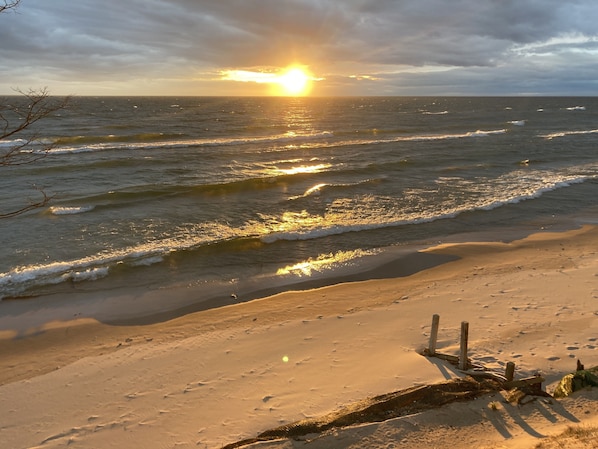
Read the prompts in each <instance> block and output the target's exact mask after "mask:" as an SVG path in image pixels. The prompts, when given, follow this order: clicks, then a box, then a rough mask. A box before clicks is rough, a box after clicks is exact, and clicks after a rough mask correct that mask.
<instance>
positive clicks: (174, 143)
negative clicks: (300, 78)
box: [50, 131, 333, 155]
mask: <svg viewBox="0 0 598 449" xmlns="http://www.w3.org/2000/svg"><path fill="white" fill-rule="evenodd" d="M332 136H333V133H331V132H329V131H322V132H317V133H311V134H309V133H308V134H297V133H294V132H288V133H284V134H279V135H274V136H260V137H234V138H230V137H229V138H213V139H197V138H193V139H174V140H173V139H169V140H163V141H156V140H151V139H150V140H147V141H141V142H140V141H138V140H134V139H133V140H131V141H125V142H123V141H121V140H115V141H114V142H112V141H109V142H97V143H90V144H86V145H73V146H62V147H57V148H52V149H51V150H50V153H51V154H55V155H59V154H73V153H85V152H99V151H116V150H141V149H144V150H155V149H176V148H188V147H223V146H237V145H251V144H263V143H291V142H294V143H296V142H304V141H310V140H317V139H326V138H329V137H332Z"/></svg>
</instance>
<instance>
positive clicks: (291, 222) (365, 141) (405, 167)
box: [0, 97, 598, 298]
mask: <svg viewBox="0 0 598 449" xmlns="http://www.w3.org/2000/svg"><path fill="white" fill-rule="evenodd" d="M37 132H38V137H39V139H41V141H43V142H54V143H55V147H54V148H53V150H52V151H51V153H50V154H49V155H48V156H47V157H46V158H44V159H42V160H40V161H38V162H37V163H35V164H33V165H26V166H19V167H3V168H2V169H1V177H0V205H1V209H2V211H6V210H10V209H11V208H16V207H18V206H19V205H20V204H21V202H22V201H23V200H26V198H27V196H30V197H31V198H34V197H35V195H36V192H35V191H34V190H32V189H31V187H32V186H33V185H35V186H38V187H41V188H43V189H44V190H45V191H46V192H48V193H50V194H52V195H54V198H53V200H52V203H51V204H50V206H48V207H45V208H43V209H40V210H36V211H33V212H30V213H28V214H24V215H21V216H18V217H16V218H12V219H8V220H1V221H0V240H1V248H0V297H4V298H7V297H15V296H16V297H19V296H29V295H39V294H44V293H53V292H59V293H63V294H67V293H69V292H72V291H74V290H77V291H81V290H89V291H94V290H102V289H106V288H117V287H119V286H123V287H124V286H126V287H132V286H133V287H135V286H136V287H148V288H149V287H152V288H153V287H156V286H159V285H164V284H172V283H175V284H180V285H186V284H188V285H191V284H193V285H205V286H206V292H207V291H208V290H209V289H208V288H207V287H212V286H213V287H219V286H220V287H223V288H225V289H228V290H231V291H232V290H234V285H235V284H236V283H239V282H242V281H243V280H246V279H253V280H254V281H255V280H256V279H258V280H259V279H263V282H271V281H272V279H274V278H276V279H279V280H281V279H283V280H284V279H286V281H288V282H291V281H293V280H296V279H297V278H305V277H306V276H316V275H322V274H323V275H327V274H330V273H332V272H333V269H338V268H343V267H347V266H351V265H356V264H358V263H359V261H360V260H363V259H362V257H364V256H367V255H370V256H371V255H374V254H377V253H378V252H379V250H380V249H382V248H386V247H389V246H397V245H398V246H401V245H409V244H413V243H416V242H434V241H438V240H443V239H444V240H446V239H450V238H451V236H455V235H456V234H460V233H468V232H480V231H485V230H487V231H491V232H495V233H497V236H498V237H499V238H500V232H502V231H503V230H505V229H507V228H509V229H525V230H530V231H532V230H539V229H541V228H542V227H545V228H546V227H549V226H552V225H554V224H555V223H556V222H557V221H558V220H559V219H561V218H563V219H564V218H568V217H573V216H578V217H583V220H586V221H587V220H589V221H592V220H594V216H595V213H596V212H597V208H596V206H598V199H597V198H598V195H597V193H598V182H597V178H598V145H597V143H598V99H596V98H400V97H397V98H215V97H214V98H193V97H189V98H178V99H177V98H155V97H145V98H101V97H100V98H87V97H84V98H75V99H74V100H73V102H72V103H71V105H70V106H69V108H68V109H67V110H64V111H61V113H60V114H59V115H57V116H55V117H52V118H49V119H47V120H45V121H43V122H40V123H39V126H38V129H37ZM15 143H18V142H16V141H0V150H1V149H3V148H4V149H6V148H8V147H9V146H11V145H13V144H15ZM2 211H0V212H2ZM286 281H285V282H286Z"/></svg>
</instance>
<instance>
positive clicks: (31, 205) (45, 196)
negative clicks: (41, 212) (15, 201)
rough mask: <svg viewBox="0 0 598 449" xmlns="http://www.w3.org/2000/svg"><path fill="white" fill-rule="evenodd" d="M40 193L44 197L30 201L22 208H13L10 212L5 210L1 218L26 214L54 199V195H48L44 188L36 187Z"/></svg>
mask: <svg viewBox="0 0 598 449" xmlns="http://www.w3.org/2000/svg"><path fill="white" fill-rule="evenodd" d="M35 189H36V190H37V191H38V192H39V193H41V195H42V199H40V200H37V201H29V204H27V205H26V206H23V207H21V208H20V209H17V210H13V211H10V212H5V213H0V220H1V219H3V218H11V217H16V216H17V215H21V214H24V213H25V212H28V211H30V210H33V209H37V208H39V207H43V206H45V205H46V204H48V203H49V202H50V200H51V199H52V196H50V195H48V194H47V193H46V192H44V191H43V190H42V189H40V188H37V187H36V188H35Z"/></svg>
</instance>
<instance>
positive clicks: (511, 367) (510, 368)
mask: <svg viewBox="0 0 598 449" xmlns="http://www.w3.org/2000/svg"><path fill="white" fill-rule="evenodd" d="M514 377H515V364H514V363H513V362H509V363H507V369H506V370H505V378H506V379H507V382H512V381H513V378H514Z"/></svg>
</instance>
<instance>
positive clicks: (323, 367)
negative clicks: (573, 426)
mask: <svg viewBox="0 0 598 449" xmlns="http://www.w3.org/2000/svg"><path fill="white" fill-rule="evenodd" d="M597 244H598V227H596V226H589V225H588V226H583V227H581V228H579V229H574V230H570V231H566V232H541V233H536V234H532V235H530V236H528V237H526V238H523V239H520V240H515V241H512V242H509V243H501V242H466V243H450V244H441V245H436V246H431V247H429V248H426V249H422V251H421V254H425V256H423V257H421V258H420V261H424V260H425V261H427V260H435V261H438V260H440V259H437V257H438V256H440V257H445V258H446V257H450V258H451V261H450V262H447V263H441V264H435V265H433V266H427V265H426V268H425V269H421V270H415V268H417V267H416V264H415V263H410V264H408V265H409V266H408V268H409V269H410V270H414V271H413V272H412V273H411V274H408V275H406V276H404V277H394V278H386V277H384V278H380V279H367V280H358V281H354V282H350V283H340V284H336V285H331V286H326V287H321V288H314V289H310V290H303V291H291V292H284V293H278V294H275V295H273V296H268V297H262V298H260V299H255V300H252V301H248V302H243V303H237V304H232V305H228V306H224V307H218V308H213V309H208V310H204V311H201V312H195V313H189V314H186V315H180V316H177V317H175V318H173V319H170V320H167V321H161V322H158V321H155V322H153V323H152V324H140V323H136V324H135V325H110V324H105V323H101V322H98V321H97V320H94V319H90V318H82V317H73V319H72V320H69V321H55V320H51V319H48V321H47V322H45V323H43V325H39V326H37V327H36V328H35V329H33V330H30V331H31V333H28V332H24V333H22V334H21V335H19V334H18V333H12V335H9V333H10V331H7V330H5V331H4V335H3V336H4V338H2V339H0V354H1V355H2V357H1V358H0V373H1V374H0V402H5V403H6V404H17V403H19V404H22V406H21V407H19V408H15V407H14V406H11V407H4V411H3V412H0V415H2V416H0V420H2V421H3V422H5V423H6V424H5V425H6V426H7V427H6V428H5V429H6V432H7V433H6V435H7V437H6V438H7V439H8V441H9V442H10V443H11V444H13V446H14V447H24V446H27V445H29V446H32V445H39V444H40V441H46V442H48V447H57V446H58V445H59V444H65V442H68V441H69V438H72V439H73V441H79V442H80V444H81V447H84V448H92V447H102V445H109V444H110V442H111V441H116V440H115V439H117V438H122V431H123V429H125V430H127V432H133V433H132V434H130V435H131V436H133V435H134V436H135V441H136V442H138V443H139V444H142V445H144V446H146V447H155V445H156V444H166V443H167V442H170V443H171V444H173V441H174V440H172V439H169V438H170V437H169V436H168V435H170V434H171V433H175V434H176V435H177V437H176V438H178V439H180V440H182V441H187V442H188V444H190V445H193V444H194V443H196V442H197V445H199V447H210V448H211V447H220V446H221V445H223V444H227V443H230V442H233V441H236V440H242V439H243V438H247V437H251V436H253V435H256V434H257V433H259V431H260V430H265V429H267V428H272V427H275V425H277V424H280V423H281V422H286V423H288V422H293V421H296V420H298V419H300V418H302V417H306V416H316V415H318V414H322V413H325V412H327V411H330V410H334V409H335V408H337V407H339V406H340V405H342V404H344V403H349V402H351V401H353V400H359V399H363V398H365V397H368V396H373V395H376V394H381V393H385V392H388V391H394V390H398V389H400V388H403V387H410V386H413V385H421V384H427V383H431V382H437V381H440V380H443V379H447V378H451V377H454V376H458V375H459V374H458V372H455V371H453V370H451V369H450V368H448V367H446V366H444V365H442V364H436V363H431V362H430V361H429V360H428V359H426V358H424V357H422V356H420V355H419V354H418V352H417V351H418V350H420V349H421V348H423V347H424V346H425V345H426V344H427V338H428V335H429V324H430V319H431V316H432V314H434V313H437V314H440V316H441V335H440V337H439V342H438V345H439V348H440V349H441V350H442V351H443V352H448V353H451V352H454V351H456V350H458V343H457V341H458V338H457V336H458V330H459V329H458V328H459V323H460V322H461V321H463V320H466V321H469V322H470V323H471V344H470V345H471V349H470V351H471V353H470V357H472V358H473V359H474V360H481V361H483V363H484V364H485V365H487V366H489V367H491V368H502V367H504V364H505V363H506V362H508V361H515V363H516V365H517V374H518V375H531V374H533V373H534V372H535V371H541V372H542V373H543V375H544V377H545V378H546V387H547V389H548V388H551V387H552V385H553V384H554V382H555V381H556V380H558V379H559V378H560V377H561V376H562V375H563V374H566V373H567V372H570V371H572V370H573V369H574V367H575V361H576V359H577V358H580V359H581V360H582V362H583V363H585V364H586V366H593V365H598V354H597V351H596V349H597V348H598V340H597V337H595V335H596V332H597V330H598V319H597V318H596V316H597V315H598V306H597V305H596V300H597V299H596V298H598V288H597V287H596V286H595V285H596V281H595V280H596V276H598V256H597V250H595V249H594V248H596V247H597ZM428 256H429V257H428ZM412 262H413V261H412ZM386 268H387V269H391V268H393V267H392V266H387V267H386ZM391 271H392V272H395V271H394V269H393V270H391ZM162 293H164V292H162ZM52 305H53V304H48V308H47V310H45V316H46V317H51V316H52V310H51V306H52ZM104 305H107V304H104ZM4 318H6V317H4ZM26 318H27V314H24V315H23V317H22V319H26ZM283 356H284V357H286V360H287V361H285V360H283V359H284V357H283ZM281 360H282V361H281ZM198 404H201V407H198V406H197V405H198ZM47 410H53V411H54V412H55V413H52V416H51V417H46V418H43V417H42V416H38V415H39V414H40V413H41V414H42V415H44V414H45V413H46V412H45V411H47ZM584 413H585V412H584ZM597 415H598V406H596V405H595V406H594V408H593V409H592V410H590V412H589V413H588V414H587V417H588V418H595V417H596V416H597ZM581 418H584V417H583V416H581V417H580V419H581ZM96 422H97V423H100V424H101V428H100V427H97V426H98V425H99V424H96ZM110 423H112V424H110ZM198 423H201V425H200V424H198ZM92 424H93V425H92ZM198 426H199V429H200V430H198ZM96 427H97V428H98V429H101V431H89V432H88V431H86V430H85V429H94V428H96ZM34 428H35V429H36V430H35V431H34ZM69 428H72V429H77V430H73V432H70V433H69V432H66V430H65V429H69ZM166 428H167V429H170V430H169V432H166V434H168V435H166V434H165V432H164V429H166ZM40 432H41V434H40ZM65 432H66V433H65ZM63 434H64V435H63ZM60 435H63V436H60ZM494 437H496V438H498V439H497V440H495V442H496V441H503V440H504V438H503V440H501V439H500V438H501V436H500V433H498V434H496V435H494ZM176 438H175V439H176ZM177 441H178V440H177ZM158 442H161V443H158ZM199 442H201V443H199ZM29 446H27V447H29ZM413 447H416V446H413Z"/></svg>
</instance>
